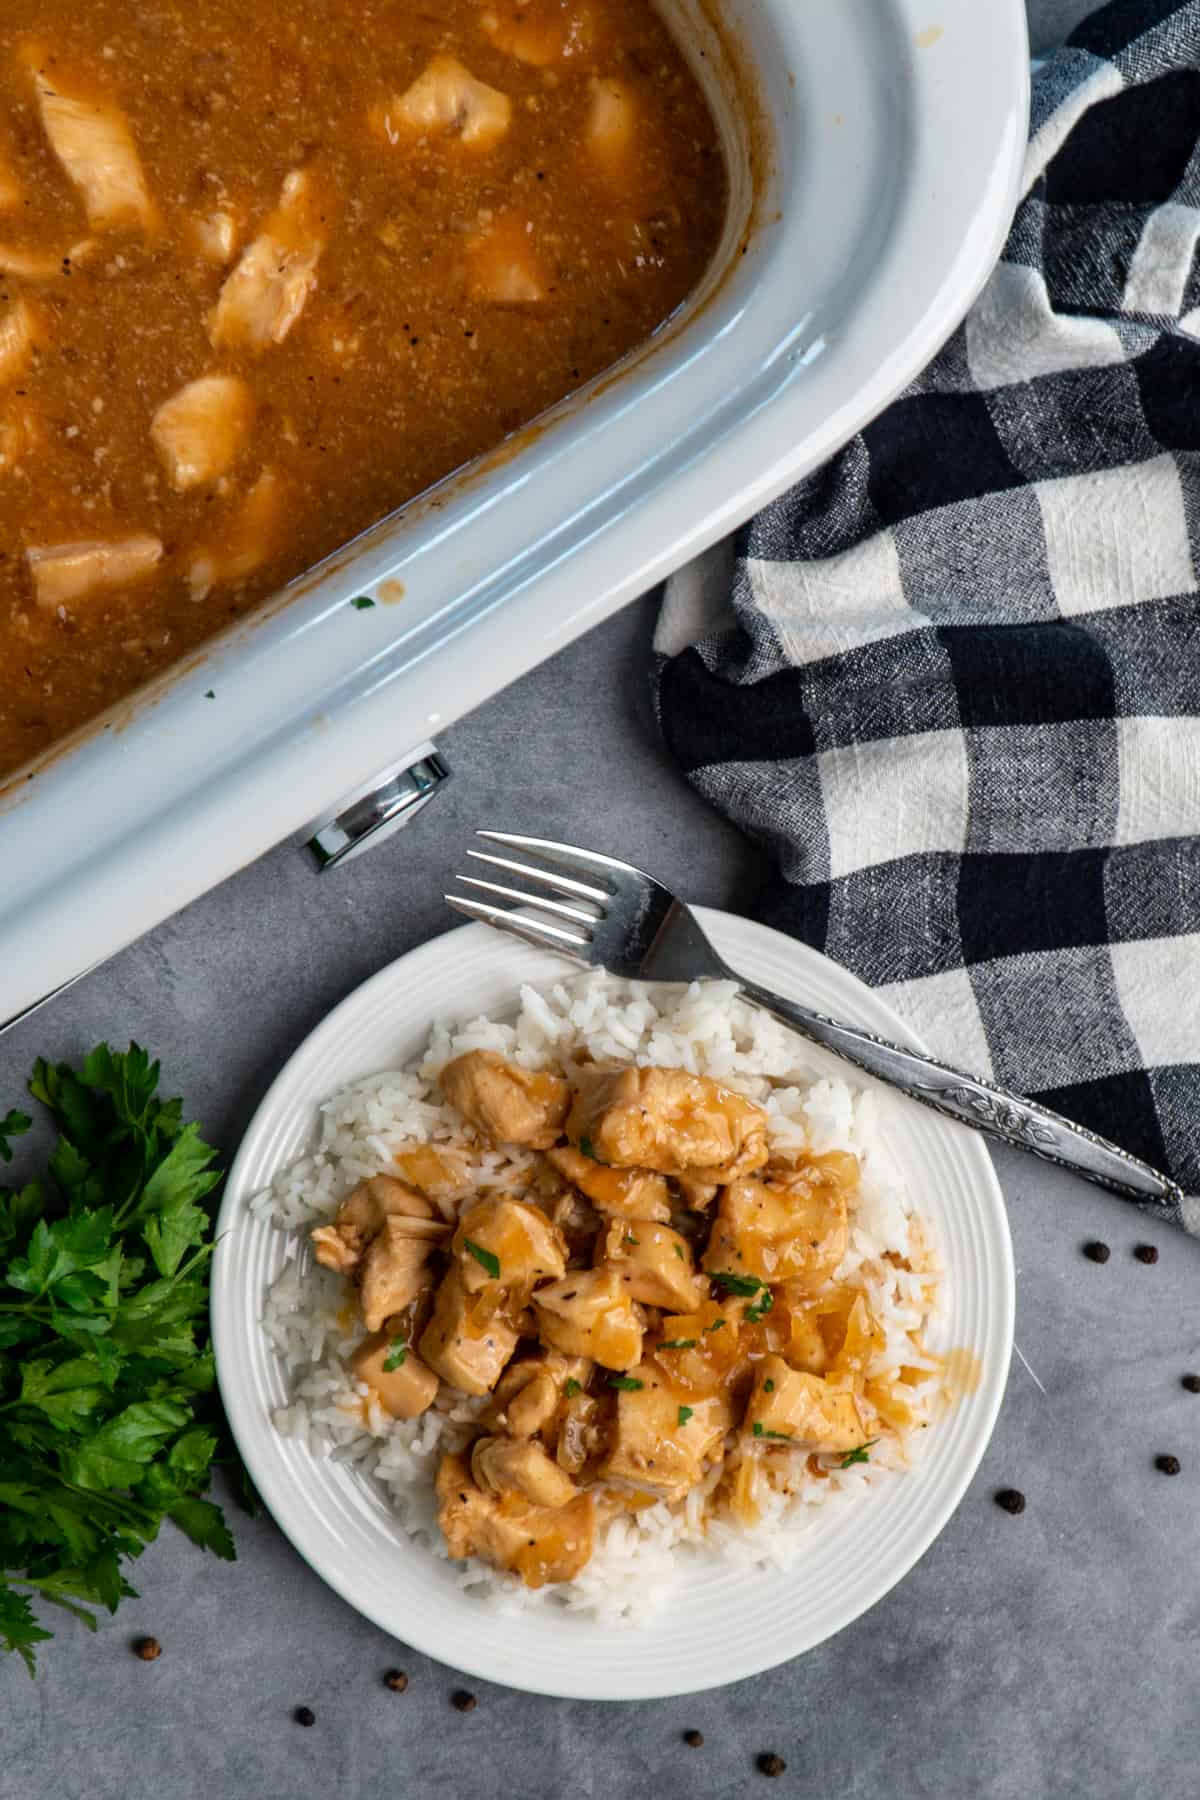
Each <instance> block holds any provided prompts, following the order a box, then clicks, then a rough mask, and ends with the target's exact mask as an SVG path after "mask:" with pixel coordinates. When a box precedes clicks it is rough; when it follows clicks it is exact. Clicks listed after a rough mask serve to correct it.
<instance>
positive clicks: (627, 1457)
mask: <svg viewBox="0 0 1200 1800" xmlns="http://www.w3.org/2000/svg"><path fill="white" fill-rule="evenodd" d="M632 1379H634V1380H636V1381H639V1382H640V1383H641V1386H640V1387H638V1388H623V1389H622V1390H621V1391H620V1392H619V1393H618V1395H617V1419H616V1426H615V1435H614V1438H613V1445H612V1449H611V1450H610V1452H609V1454H608V1456H607V1458H606V1459H605V1461H604V1463H603V1464H602V1465H601V1474H602V1475H603V1476H604V1477H605V1479H606V1480H608V1481H614V1482H621V1483H623V1484H625V1485H627V1486H629V1487H632V1488H636V1489H637V1490H638V1491H639V1492H641V1493H646V1494H654V1495H656V1496H657V1497H658V1498H659V1499H662V1500H681V1499H682V1498H683V1496H684V1495H685V1494H686V1493H687V1491H688V1489H689V1488H692V1487H695V1485H696V1483H697V1482H698V1481H699V1480H700V1478H701V1477H702V1475H703V1474H704V1471H705V1463H706V1461H707V1460H708V1459H710V1458H716V1457H717V1456H718V1455H719V1453H720V1451H721V1446H722V1444H723V1441H724V1438H725V1434H726V1432H727V1431H729V1430H730V1428H731V1426H732V1425H733V1408H732V1406H731V1404H730V1400H729V1396H728V1394H727V1393H724V1392H717V1393H714V1394H710V1395H708V1396H706V1397H704V1398H701V1397H700V1396H699V1395H694V1394H693V1395H684V1394H681V1393H679V1392H678V1391H677V1390H676V1388H675V1387H674V1386H673V1385H672V1383H671V1382H670V1381H669V1380H668V1379H667V1378H666V1377H665V1376H664V1374H663V1372H662V1370H661V1369H659V1368H658V1367H657V1366H656V1365H655V1364H653V1363H642V1364H641V1365H640V1366H639V1367H638V1368H637V1369H635V1370H634V1372H633V1377H632Z"/></svg>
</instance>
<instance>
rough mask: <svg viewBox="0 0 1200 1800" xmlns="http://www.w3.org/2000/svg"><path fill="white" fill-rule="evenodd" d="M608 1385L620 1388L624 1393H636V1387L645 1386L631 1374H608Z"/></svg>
mask: <svg viewBox="0 0 1200 1800" xmlns="http://www.w3.org/2000/svg"><path fill="white" fill-rule="evenodd" d="M608 1385H609V1387H615V1388H620V1389H621V1391H622V1393H625V1394H636V1393H637V1391H638V1389H639V1388H641V1387H645V1385H646V1384H645V1382H644V1381H637V1380H635V1379H634V1377H633V1376H632V1375H610V1376H609V1378H608Z"/></svg>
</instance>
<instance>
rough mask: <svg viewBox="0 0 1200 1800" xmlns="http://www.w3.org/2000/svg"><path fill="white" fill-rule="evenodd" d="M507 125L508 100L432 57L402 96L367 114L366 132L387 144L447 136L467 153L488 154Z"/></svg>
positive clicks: (453, 62)
mask: <svg viewBox="0 0 1200 1800" xmlns="http://www.w3.org/2000/svg"><path fill="white" fill-rule="evenodd" d="M511 122H512V101H511V100H510V99H509V97H508V95H507V94H502V93H501V92H500V90H499V89H498V88H494V87H489V86H488V85H487V83H486V82H485V81H477V80H476V79H475V77H474V75H472V73H471V71H470V69H468V68H465V67H464V65H463V64H462V63H460V62H459V60H458V58H457V57H456V56H435V57H434V59H433V61H432V62H431V63H430V64H429V67H428V68H427V69H426V70H425V72H424V73H423V74H421V75H418V76H417V79H416V80H415V81H414V82H413V84H412V86H411V87H410V88H408V89H407V90H406V91H405V92H404V93H403V94H400V95H398V96H397V97H396V99H394V100H389V101H388V102H387V104H386V105H385V106H377V107H375V108H374V109H373V110H372V112H371V127H372V130H374V131H375V132H377V133H378V134H379V136H380V137H384V138H386V139H387V141H388V143H389V144H398V143H401V142H403V140H404V139H405V138H414V137H419V136H427V135H429V134H432V133H434V132H451V133H453V134H454V135H455V136H456V137H457V138H458V140H459V142H460V143H462V144H465V145H466V146H467V148H468V149H470V150H490V149H491V148H492V147H493V145H495V144H498V143H499V142H500V139H501V138H502V137H503V136H504V134H505V133H506V132H507V130H508V128H509V125H510V124H511Z"/></svg>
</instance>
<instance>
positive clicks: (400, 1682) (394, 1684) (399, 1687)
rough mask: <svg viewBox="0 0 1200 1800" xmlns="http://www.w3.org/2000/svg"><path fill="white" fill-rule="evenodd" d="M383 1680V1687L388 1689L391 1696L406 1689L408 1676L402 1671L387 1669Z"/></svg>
mask: <svg viewBox="0 0 1200 1800" xmlns="http://www.w3.org/2000/svg"><path fill="white" fill-rule="evenodd" d="M383 1680H384V1686H385V1687H390V1688H391V1690H392V1692H393V1694H402V1693H404V1691H405V1689H406V1688H407V1687H408V1676H407V1675H406V1674H405V1673H404V1670H403V1669H389V1670H388V1672H387V1674H386V1675H385V1676H384V1678H383Z"/></svg>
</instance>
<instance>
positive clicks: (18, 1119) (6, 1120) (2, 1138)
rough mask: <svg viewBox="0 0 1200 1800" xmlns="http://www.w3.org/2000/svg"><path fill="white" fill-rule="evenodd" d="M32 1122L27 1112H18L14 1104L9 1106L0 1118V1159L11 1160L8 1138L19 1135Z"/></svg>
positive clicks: (11, 1154)
mask: <svg viewBox="0 0 1200 1800" xmlns="http://www.w3.org/2000/svg"><path fill="white" fill-rule="evenodd" d="M32 1124H33V1120H32V1119H31V1118H30V1116H29V1114H28V1113H23V1112H18V1111H17V1109H16V1107H15V1106H13V1107H10V1108H9V1110H8V1111H7V1112H6V1113H5V1115H4V1117H3V1118H2V1119H0V1159H2V1160H3V1161H4V1162H11V1161H12V1158H13V1153H12V1146H11V1145H10V1143H9V1141H8V1140H9V1138H15V1137H20V1136H21V1135H22V1133H24V1132H26V1131H28V1130H29V1127H30V1126H31V1125H32Z"/></svg>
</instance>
